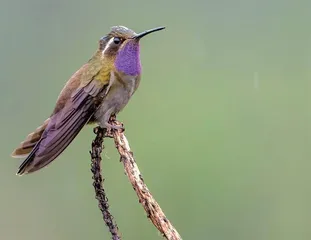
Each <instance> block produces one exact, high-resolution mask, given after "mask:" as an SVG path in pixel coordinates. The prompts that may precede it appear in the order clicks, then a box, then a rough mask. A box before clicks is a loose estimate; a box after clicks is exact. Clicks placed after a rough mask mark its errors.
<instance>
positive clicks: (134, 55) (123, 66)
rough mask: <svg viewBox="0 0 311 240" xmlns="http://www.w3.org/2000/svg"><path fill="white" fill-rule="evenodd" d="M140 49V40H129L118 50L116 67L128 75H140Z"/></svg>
mask: <svg viewBox="0 0 311 240" xmlns="http://www.w3.org/2000/svg"><path fill="white" fill-rule="evenodd" d="M139 51H140V50H139V43H138V42H136V41H135V40H131V41H129V42H127V44H126V45H125V46H124V47H123V48H122V49H120V51H119V52H118V55H117V57H116V61H115V66H116V69H117V70H118V71H121V72H123V73H125V74H126V75H131V76H135V75H139V74H140V73H141V63H140V52H139Z"/></svg>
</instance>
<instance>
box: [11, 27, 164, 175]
mask: <svg viewBox="0 0 311 240" xmlns="http://www.w3.org/2000/svg"><path fill="white" fill-rule="evenodd" d="M162 29H164V27H159V28H154V29H151V30H148V31H145V32H142V33H139V34H136V33H135V32H134V31H132V30H131V29H128V28H126V27H123V26H115V27H112V29H111V32H110V33H108V34H107V36H104V37H102V38H101V39H100V40H99V48H98V50H97V51H96V52H95V54H94V55H93V57H92V58H91V59H90V60H89V61H88V62H87V63H86V64H84V65H83V66H82V67H81V68H80V69H79V70H78V71H77V72H76V73H75V74H73V76H72V77H71V78H70V79H69V81H68V82H67V83H66V85H65V86H64V88H63V90H62V91H61V93H60V95H59V97H58V99H57V102H56V106H55V108H54V111H53V113H52V114H51V116H50V117H49V118H48V119H47V120H45V121H44V123H43V124H42V125H41V126H40V127H38V128H37V129H36V130H35V131H34V132H33V133H30V134H29V135H28V136H27V138H26V140H25V141H23V142H22V143H21V144H20V146H18V148H16V149H15V150H14V151H13V153H12V156H13V157H15V158H20V157H26V159H25V160H24V162H23V163H22V164H21V165H20V167H19V169H18V172H17V174H18V175H23V174H26V173H32V172H35V171H37V170H39V169H41V168H43V167H45V166H47V165H48V164H49V163H51V162H52V161H53V160H54V159H55V158H56V157H58V156H59V155H60V154H61V153H62V152H63V151H64V150H65V148H66V147H67V146H68V145H69V144H70V143H71V142H72V140H73V139H74V138H75V137H76V136H77V134H78V133H79V132H80V130H81V129H82V128H83V126H84V125H86V124H87V123H97V124H98V125H99V126H100V127H102V128H116V126H112V125H110V124H109V123H108V121H109V118H110V116H111V115H114V114H117V113H118V112H120V111H121V110H122V109H123V108H124V106H125V105H126V104H127V103H128V101H129V99H130V98H131V96H132V95H133V94H134V92H135V90H136V89H137V87H138V85H139V82H140V76H141V63H140V52H139V51H140V48H139V41H140V39H141V38H142V37H144V36H146V35H147V34H149V33H152V32H155V31H159V30H162Z"/></svg>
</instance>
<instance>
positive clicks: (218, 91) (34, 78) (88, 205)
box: [0, 0, 311, 240]
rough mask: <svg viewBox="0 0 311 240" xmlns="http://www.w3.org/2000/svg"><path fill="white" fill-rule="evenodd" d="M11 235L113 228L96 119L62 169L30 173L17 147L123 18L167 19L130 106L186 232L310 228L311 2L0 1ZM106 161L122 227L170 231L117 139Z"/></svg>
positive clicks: (137, 139)
mask: <svg viewBox="0 0 311 240" xmlns="http://www.w3.org/2000/svg"><path fill="white" fill-rule="evenodd" d="M0 4H1V5H0V30H1V44H0V52H1V54H0V72H1V80H0V81H1V88H0V110H1V126H0V132H1V134H0V141H1V145H0V154H1V161H0V189H1V197H0V239H3V240H12V239H21V238H22V239H24V240H30V239H31V240H33V239H46V240H49V239H53V240H54V239H59V240H62V239H77V240H79V239H81V240H82V239H109V238H110V235H109V233H108V230H107V228H106V227H105V225H104V222H103V220H102V216H101V213H100V211H99V209H98V207H97V201H96V200H95V199H94V190H93V187H92V180H91V172H90V170H89V169H90V157H89V153H88V151H89V149H90V143H91V140H92V139H93V138H94V134H93V132H92V127H86V128H85V129H83V131H82V132H81V134H80V135H79V136H78V137H77V138H76V140H75V141H74V142H73V143H72V144H71V145H70V147H69V148H68V149H67V150H66V151H65V152H64V153H63V154H62V155H61V157H59V159H57V161H55V162H54V163H53V164H52V165H50V167H49V168H46V169H44V170H43V171H40V172H38V173H36V174H32V175H28V176H24V177H17V176H15V172H16V170H17V167H18V166H19V164H20V162H21V161H19V160H16V159H11V158H10V153H11V151H12V150H13V149H14V148H15V147H16V145H17V144H19V142H21V141H22V140H24V137H25V136H26V135H27V134H28V133H29V132H31V131H33V130H34V129H35V128H36V127H37V126H38V125H39V124H41V123H42V122H43V121H44V120H45V119H46V118H47V117H48V116H49V114H50V113H51V111H52V109H53V107H54V103H55V100H56V98H57V96H58V94H59V92H60V90H61V89H62V87H63V85H64V84H65V82H66V81H67V79H68V78H69V77H70V76H71V74H72V73H74V72H75V71H76V70H77V69H78V68H79V67H80V66H81V65H82V64H83V63H84V62H86V61H87V60H88V59H89V57H90V56H91V55H92V54H93V52H94V51H95V50H96V48H97V41H98V39H99V38H100V37H101V36H103V35H105V34H106V33H107V32H108V31H110V27H111V26H113V25H125V26H128V27H130V28H133V29H134V30H135V31H137V32H139V31H143V30H146V29H149V28H152V27H157V26H162V25H165V26H166V27H167V29H166V30H165V31H162V32H158V33H156V34H153V35H150V36H148V37H146V38H145V39H144V40H143V41H142V44H141V48H142V50H141V55H142V62H143V79H142V82H141V85H140V88H139V90H138V91H137V93H136V94H135V95H134V97H133V98H132V100H131V102H130V103H129V105H128V106H127V108H126V109H125V110H124V111H123V112H122V113H121V114H120V115H119V116H118V118H119V120H121V121H123V122H124V124H125V126H126V135H127V137H128V139H129V141H130V144H131V147H132V149H133V151H134V153H135V157H136V160H137V162H138V165H139V166H140V168H141V171H142V173H143V176H144V178H145V181H146V183H147V184H148V186H149V188H150V189H151V192H152V193H153V194H154V196H155V198H156V199H157V200H158V201H159V203H160V205H161V207H162V208H163V210H164V211H165V213H166V214H167V216H168V218H169V219H170V220H171V221H172V223H173V224H174V225H175V227H176V228H177V229H178V230H179V232H180V234H181V235H182V237H183V238H184V239H213V240H226V239H230V240H244V239H245V240H249V239H252V240H256V239H258V240H259V239H260V240H263V239H264V240H268V239H269V240H278V239H280V240H281V239H282V240H286V239H289V240H292V239H299V240H304V239H311V227H310V219H311V210H310V209H311V207H310V201H311V191H310V181H311V176H310V170H311V164H310V156H311V152H310V144H311V138H310V137H311V132H310V131H311V125H310V120H311V119H310V118H311V115H310V114H311V110H310V77H311V70H310V65H311V42H310V41H311V30H310V21H311V16H310V8H311V2H310V1H289V0H274V1H271V0H260V1H259V0H234V1H232V0H222V1H219V0H207V1H203V0H201V1H200V0H194V1H177V0H173V1H163V0H162V1H143V0H138V1H103V0H101V1H98V0H90V1H78V0H67V1H63V0H27V1H24V0H14V1H10V0H2V1H1V3H0ZM103 156H104V162H103V168H104V176H105V178H106V181H105V186H106V190H107V193H108V196H109V201H110V205H111V211H112V213H113V215H114V216H115V218H116V220H117V223H118V226H119V228H120V230H121V232H122V234H123V238H124V239H127V240H130V239H150V240H152V239H161V237H160V235H159V234H158V233H157V231H156V229H155V228H154V227H153V225H152V224H151V223H150V222H149V221H148V220H147V218H146V215H145V213H144V211H143V209H142V207H141V205H140V204H139V203H138V200H137V197H136V195H135V193H134V191H133V189H132V187H131V186H130V184H129V182H128V180H127V177H126V176H125V175H124V172H123V166H122V164H120V163H119V156H118V155H117V153H116V150H115V149H114V146H113V144H112V141H111V140H107V141H106V150H105V154H104V155H103Z"/></svg>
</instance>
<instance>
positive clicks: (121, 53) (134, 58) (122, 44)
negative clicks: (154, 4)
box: [99, 26, 165, 76]
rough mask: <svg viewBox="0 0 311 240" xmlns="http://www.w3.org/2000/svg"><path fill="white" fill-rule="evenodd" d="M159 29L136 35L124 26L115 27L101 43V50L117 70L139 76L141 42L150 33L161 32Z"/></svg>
mask: <svg viewBox="0 0 311 240" xmlns="http://www.w3.org/2000/svg"><path fill="white" fill-rule="evenodd" d="M164 28H165V27H158V28H154V29H151V30H147V31H144V32H142V33H139V34H137V33H135V32H134V31H133V30H131V29H129V28H127V27H124V26H115V27H112V28H111V32H110V33H108V34H107V36H104V37H102V38H101V39H100V41H99V50H100V51H101V52H102V53H101V54H102V57H103V58H104V59H109V60H111V62H112V63H113V65H114V67H115V69H116V70H117V71H119V72H122V73H124V74H126V75H132V76H135V75H139V74H140V72H141V63H140V54H139V40H140V39H141V38H142V37H144V36H146V35H148V34H149V33H152V32H156V31H160V30H162V29H164Z"/></svg>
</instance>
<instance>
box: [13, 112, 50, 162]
mask: <svg viewBox="0 0 311 240" xmlns="http://www.w3.org/2000/svg"><path fill="white" fill-rule="evenodd" d="M49 121H50V118H48V119H47V120H45V121H44V123H43V124H42V125H41V126H40V127H38V128H37V129H36V130H35V131H34V132H32V133H30V134H29V135H28V136H27V137H26V139H25V141H23V142H21V143H20V145H19V146H18V147H17V148H16V149H15V150H14V151H13V152H12V154H11V156H12V157H13V158H24V157H27V156H28V155H29V153H30V152H31V151H32V149H33V148H34V146H35V145H36V144H37V142H38V141H39V140H40V138H41V136H42V133H43V132H44V130H45V128H46V127H47V125H48V123H49Z"/></svg>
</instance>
